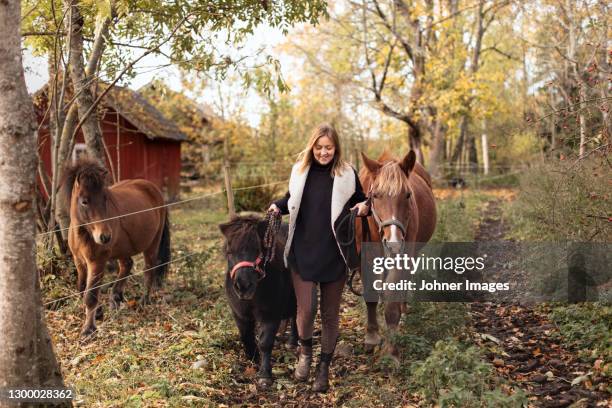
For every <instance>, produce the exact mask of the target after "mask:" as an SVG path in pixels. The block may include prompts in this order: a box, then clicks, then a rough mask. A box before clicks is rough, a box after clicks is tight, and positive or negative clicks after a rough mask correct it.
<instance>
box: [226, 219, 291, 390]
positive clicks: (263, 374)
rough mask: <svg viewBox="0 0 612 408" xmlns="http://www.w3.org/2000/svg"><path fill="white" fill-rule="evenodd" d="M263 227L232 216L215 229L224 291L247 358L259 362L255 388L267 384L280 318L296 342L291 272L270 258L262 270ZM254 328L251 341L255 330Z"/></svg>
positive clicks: (281, 238) (283, 236)
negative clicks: (221, 240) (288, 321)
mask: <svg viewBox="0 0 612 408" xmlns="http://www.w3.org/2000/svg"><path fill="white" fill-rule="evenodd" d="M266 227H267V223H266V221H264V220H263V219H261V218H259V217H256V216H245V217H235V218H233V219H232V220H231V221H230V222H228V223H225V224H221V225H219V229H220V230H221V232H222V233H223V235H224V236H225V246H224V251H225V255H226V258H227V271H226V274H225V293H226V294H227V297H228V298H229V303H230V306H231V308H232V313H233V315H234V320H235V321H236V325H237V326H238V331H239V332H240V340H241V341H242V343H243V345H244V350H245V353H246V355H247V357H248V358H249V359H251V360H255V361H256V362H258V363H260V366H259V372H258V373H257V385H258V387H259V388H261V389H265V388H268V387H269V386H270V385H272V366H271V362H270V357H271V354H272V347H273V345H274V339H275V336H276V333H277V331H278V328H279V326H280V323H281V320H284V319H289V318H291V319H292V325H291V337H290V343H291V344H294V345H295V344H296V343H297V328H296V326H295V313H296V301H295V293H294V291H293V284H292V283H291V274H290V272H289V270H288V269H287V268H285V265H284V263H283V259H282V256H276V257H275V258H274V259H273V260H272V261H270V262H269V263H268V264H267V265H266V266H265V268H264V265H263V256H264V247H263V237H264V234H265V231H266ZM287 231H288V227H287V224H282V226H281V229H280V231H279V232H278V234H277V237H276V244H275V245H276V251H275V252H276V254H282V253H283V249H284V247H285V242H286V241H287ZM256 326H257V329H258V330H259V333H258V335H257V339H258V341H256V340H255V339H256V336H255V329H256Z"/></svg>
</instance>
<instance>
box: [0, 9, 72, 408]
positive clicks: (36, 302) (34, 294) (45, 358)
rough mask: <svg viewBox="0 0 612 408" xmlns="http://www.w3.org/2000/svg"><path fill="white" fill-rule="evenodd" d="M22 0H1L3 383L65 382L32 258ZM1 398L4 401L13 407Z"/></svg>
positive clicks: (32, 150) (31, 153) (32, 157)
mask: <svg viewBox="0 0 612 408" xmlns="http://www.w3.org/2000/svg"><path fill="white" fill-rule="evenodd" d="M20 21H21V12H20V2H19V1H5V2H2V3H0V61H1V63H0V88H1V89H2V93H1V94H0V184H1V186H2V187H0V344H2V347H0V388H2V389H3V390H6V389H8V388H13V389H15V388H26V387H29V388H41V387H43V386H46V387H61V386H62V384H63V382H62V376H61V372H60V369H59V365H58V363H57V360H56V358H55V355H54V352H53V347H52V344H51V338H50V336H49V333H48V332H47V328H46V324H45V320H44V316H43V311H42V303H41V296H40V289H39V283H38V274H37V269H36V256H35V249H36V246H35V235H36V222H35V216H34V200H35V190H36V181H35V175H36V168H37V158H36V135H35V132H36V126H35V125H34V111H33V108H32V102H31V100H30V98H29V96H28V92H27V90H26V84H25V77H24V72H23V66H22V61H21V35H20V32H19V22H20ZM8 405H10V404H8V402H7V401H6V400H0V406H8Z"/></svg>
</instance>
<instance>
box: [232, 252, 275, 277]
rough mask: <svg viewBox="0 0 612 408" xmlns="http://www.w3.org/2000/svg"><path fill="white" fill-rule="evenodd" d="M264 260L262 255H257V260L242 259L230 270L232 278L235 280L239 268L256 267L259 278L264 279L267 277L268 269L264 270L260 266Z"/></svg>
mask: <svg viewBox="0 0 612 408" xmlns="http://www.w3.org/2000/svg"><path fill="white" fill-rule="evenodd" d="M262 262H263V260H262V258H261V255H259V256H257V259H255V262H250V261H240V262H238V263H237V264H236V265H234V267H233V268H232V270H231V271H230V278H231V279H232V280H234V278H235V277H236V272H238V269H241V268H253V269H255V272H257V273H258V274H259V280H262V279H263V278H265V277H266V271H264V270H263V269H262V268H261V266H260V264H261V263H262Z"/></svg>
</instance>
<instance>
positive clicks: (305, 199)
mask: <svg viewBox="0 0 612 408" xmlns="http://www.w3.org/2000/svg"><path fill="white" fill-rule="evenodd" d="M331 168H332V163H329V164H327V165H320V164H318V163H317V162H315V161H313V163H312V164H311V166H310V171H309V172H308V176H307V178H306V183H305V185H304V192H303V194H302V202H301V203H300V210H299V213H298V217H297V220H296V226H295V232H294V235H293V241H292V243H291V248H290V251H289V259H288V260H289V263H290V265H291V266H292V267H293V268H296V269H297V272H298V273H299V274H300V276H301V277H302V279H303V280H306V281H312V282H334V281H336V280H338V279H340V278H341V277H342V276H343V274H344V272H345V271H346V264H345V261H344V258H343V256H342V254H341V252H340V248H339V247H338V243H337V241H336V237H335V236H334V233H333V231H332V227H331V200H332V190H333V185H334V179H333V178H332V177H331ZM353 172H354V173H355V193H354V194H353V195H352V196H351V198H350V199H349V200H348V202H347V203H346V205H345V206H344V208H343V210H342V212H341V213H340V216H339V217H338V219H337V220H336V226H337V225H338V222H339V221H340V220H342V218H343V217H345V216H346V215H347V214H348V213H349V209H350V208H351V207H352V206H354V205H355V204H357V203H359V202H361V201H364V200H365V199H366V197H365V195H364V194H363V188H362V187H361V183H360V182H359V177H358V176H357V173H356V172H355V171H353ZM288 200H289V193H288V192H287V194H286V195H285V197H283V198H282V199H280V200H278V201H276V202H275V204H276V206H277V207H278V208H279V209H280V210H281V213H283V214H288V213H289V209H288V206H287V204H288ZM344 225H345V226H346V227H348V222H347V223H344ZM336 233H337V235H338V238H339V239H340V240H341V241H344V240H345V238H344V237H345V236H346V234H347V231H346V228H343V229H342V230H341V231H339V230H338V229H337V228H336Z"/></svg>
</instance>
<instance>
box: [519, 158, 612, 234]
mask: <svg viewBox="0 0 612 408" xmlns="http://www.w3.org/2000/svg"><path fill="white" fill-rule="evenodd" d="M608 175H609V167H608V163H607V162H606V161H605V158H591V159H585V160H582V161H580V162H573V161H571V162H569V161H568V162H565V161H552V162H549V163H545V164H540V165H538V166H536V167H533V168H531V169H530V170H528V171H527V172H526V173H524V174H523V175H522V177H521V180H520V186H521V188H520V193H519V195H518V197H517V200H516V201H515V202H514V203H513V205H512V206H510V208H509V211H508V219H510V220H512V223H513V224H514V226H515V227H514V231H513V235H514V237H515V238H518V239H527V240H537V241H565V240H570V241H575V242H591V241H595V242H610V241H611V240H612V228H610V221H609V219H608V218H607V217H610V214H609V210H610V198H611V197H610V187H609V184H608V183H609V180H607V178H608Z"/></svg>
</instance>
